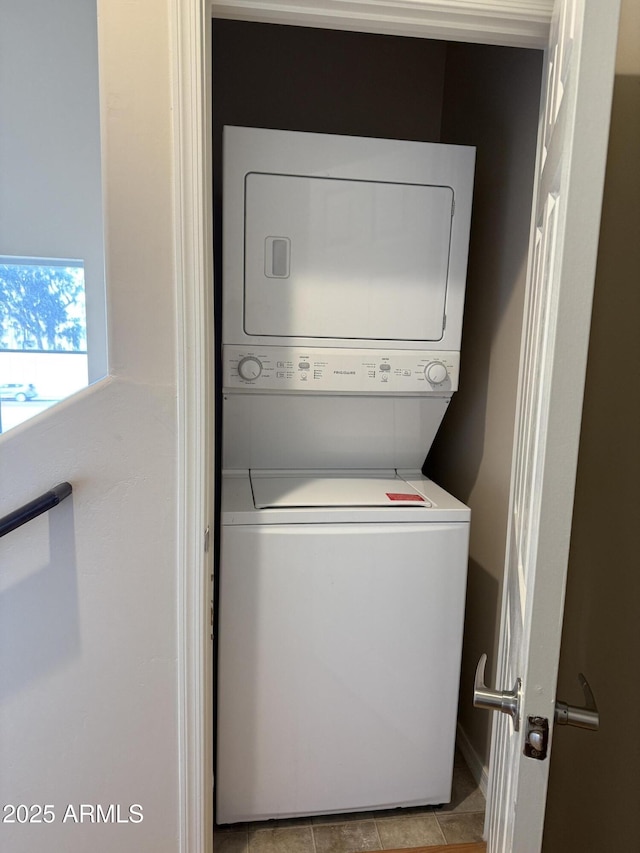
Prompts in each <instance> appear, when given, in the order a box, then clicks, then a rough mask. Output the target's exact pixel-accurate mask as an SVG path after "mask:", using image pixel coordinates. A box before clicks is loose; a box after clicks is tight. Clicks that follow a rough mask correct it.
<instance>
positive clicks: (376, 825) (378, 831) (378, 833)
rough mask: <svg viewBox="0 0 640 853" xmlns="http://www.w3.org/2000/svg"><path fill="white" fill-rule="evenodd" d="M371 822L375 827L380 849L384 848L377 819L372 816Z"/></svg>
mask: <svg viewBox="0 0 640 853" xmlns="http://www.w3.org/2000/svg"><path fill="white" fill-rule="evenodd" d="M373 823H374V826H375V828H376V835H377V836H378V842H379V844H380V849H381V850H384V847H383V846H382V836H381V835H380V830H379V829H378V821H377V820H376V819H375V818H374V821H373Z"/></svg>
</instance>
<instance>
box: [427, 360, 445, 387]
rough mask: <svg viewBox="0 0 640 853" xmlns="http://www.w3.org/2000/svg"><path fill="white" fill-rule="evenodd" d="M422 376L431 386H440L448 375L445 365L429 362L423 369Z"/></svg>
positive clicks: (438, 362) (439, 362)
mask: <svg viewBox="0 0 640 853" xmlns="http://www.w3.org/2000/svg"><path fill="white" fill-rule="evenodd" d="M424 375H425V376H426V378H427V381H428V382H430V383H431V385H441V384H442V383H443V382H444V380H445V379H446V378H447V376H448V375H449V372H448V371H447V368H446V365H444V364H443V363H442V362H441V361H430V362H429V364H428V365H427V366H426V367H425V369H424Z"/></svg>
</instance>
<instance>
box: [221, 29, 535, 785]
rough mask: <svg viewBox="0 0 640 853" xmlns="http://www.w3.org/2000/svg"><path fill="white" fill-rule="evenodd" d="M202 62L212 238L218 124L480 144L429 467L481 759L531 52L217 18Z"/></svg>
mask: <svg viewBox="0 0 640 853" xmlns="http://www.w3.org/2000/svg"><path fill="white" fill-rule="evenodd" d="M213 66H214V67H213V80H214V92H213V116H214V173H215V179H214V184H215V188H214V195H215V219H216V221H215V231H216V243H217V246H219V245H220V242H219V241H220V233H221V232H220V228H221V181H220V176H221V159H222V155H221V138H222V127H223V125H225V124H236V125H248V126H256V127H272V128H277V129H283V130H303V131H316V132H322V133H340V134H349V135H360V136H378V137H390V138H396V139H411V140H419V141H427V142H453V143H459V144H467V145H477V146H478V157H477V180H476V189H475V193H474V215H473V222H472V241H471V255H470V264H469V277H468V282H469V283H468V288H467V308H466V313H465V323H464V330H463V349H462V372H461V384H460V391H459V392H458V394H456V395H454V402H453V403H452V406H451V410H450V412H449V413H448V414H447V416H446V418H445V421H444V424H443V426H442V429H441V437H440V438H439V439H438V440H437V441H436V446H435V447H434V450H433V453H432V454H431V457H430V459H429V470H428V472H431V471H433V472H434V479H436V480H438V479H440V480H441V481H442V484H443V485H444V486H445V487H446V488H448V489H449V490H450V491H451V492H452V493H453V494H454V495H456V497H459V498H461V499H462V500H464V501H466V502H467V503H468V504H469V505H470V506H471V508H472V522H471V527H472V534H471V536H472V540H471V541H472V544H471V572H470V583H469V595H468V601H467V621H466V626H465V632H466V637H467V639H466V640H465V643H466V650H465V653H464V657H463V690H462V705H461V712H460V713H461V716H460V719H461V725H462V727H463V730H464V735H465V737H466V738H467V740H468V743H469V745H470V746H471V749H472V750H473V753H474V755H475V756H476V765H477V768H476V769H477V770H478V771H481V770H482V768H483V766H484V765H486V763H487V761H488V743H489V731H490V718H489V715H488V714H486V713H484V712H481V711H474V710H473V709H472V708H471V705H470V699H469V694H470V689H471V679H472V670H473V667H474V666H475V663H476V661H477V658H478V657H479V655H480V653H481V652H483V651H486V652H487V653H488V654H489V657H490V660H491V662H492V665H493V664H494V663H495V657H496V649H497V636H498V621H499V609H500V578H501V576H502V570H503V566H504V547H505V533H506V519H507V500H508V489H509V479H510V467H511V443H512V435H513V422H514V413H515V393H516V380H517V364H518V357H519V350H520V331H521V314H522V299H523V292H524V276H525V269H526V253H527V245H528V238H529V217H530V212H531V189H532V181H533V166H534V157H535V145H536V133H537V121H538V103H539V95H540V72H541V54H540V53H539V52H538V51H527V50H520V49H510V48H500V47H492V46H486V45H484V46H474V45H462V44H460V45H457V44H447V43H445V42H437V41H429V40H425V39H409V38H402V37H392V36H383V35H372V34H365V33H352V32H340V31H332V30H313V29H307V28H300V27H287V26H273V25H268V24H257V23H244V22H238V21H222V20H216V21H214V25H213ZM219 263H220V252H219V250H218V251H217V264H218V268H217V270H216V279H217V284H218V288H219V286H220V268H219ZM218 305H219V294H218ZM217 315H218V322H219V316H220V312H219V310H218V312H217ZM425 453H426V448H425ZM470 673H471V674H470Z"/></svg>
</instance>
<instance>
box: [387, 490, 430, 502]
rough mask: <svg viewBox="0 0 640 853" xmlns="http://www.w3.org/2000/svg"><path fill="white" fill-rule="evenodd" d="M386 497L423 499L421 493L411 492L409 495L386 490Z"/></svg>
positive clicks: (395, 499) (412, 499) (390, 498)
mask: <svg viewBox="0 0 640 853" xmlns="http://www.w3.org/2000/svg"><path fill="white" fill-rule="evenodd" d="M387 497H388V498H389V500H390V501H423V502H424V498H423V497H422V495H418V494H416V493H415V492H412V493H411V494H410V495H406V494H404V492H387Z"/></svg>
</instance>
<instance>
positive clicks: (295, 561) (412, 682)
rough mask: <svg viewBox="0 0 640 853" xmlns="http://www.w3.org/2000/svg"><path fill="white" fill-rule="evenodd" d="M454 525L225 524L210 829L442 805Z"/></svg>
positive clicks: (457, 547) (453, 622)
mask: <svg viewBox="0 0 640 853" xmlns="http://www.w3.org/2000/svg"><path fill="white" fill-rule="evenodd" d="M467 545H468V524H465V523H449V524H439V523H435V524H393V523H389V524H366V523H365V524H362V523H358V524H321V525H306V524H291V525H275V526H270V525H250V526H236V525H231V526H230V525H225V526H223V532H222V548H223V552H224V554H225V560H224V562H223V566H222V571H221V578H220V626H219V628H220V656H219V711H218V727H219V742H218V772H217V786H216V788H217V792H218V794H217V797H218V801H217V809H218V810H217V820H218V821H219V822H220V823H227V822H236V821H245V820H260V819H264V818H274V817H289V816H295V815H309V814H321V813H331V812H340V811H354V810H360V809H374V808H390V807H394V806H398V805H405V806H410V805H418V804H425V803H440V802H448V801H449V799H450V795H451V777H452V767H453V749H454V738H455V725H456V706H457V696H458V677H459V666H460V654H461V644H462V621H463V609H464V591H465V576H466V562H467Z"/></svg>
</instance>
